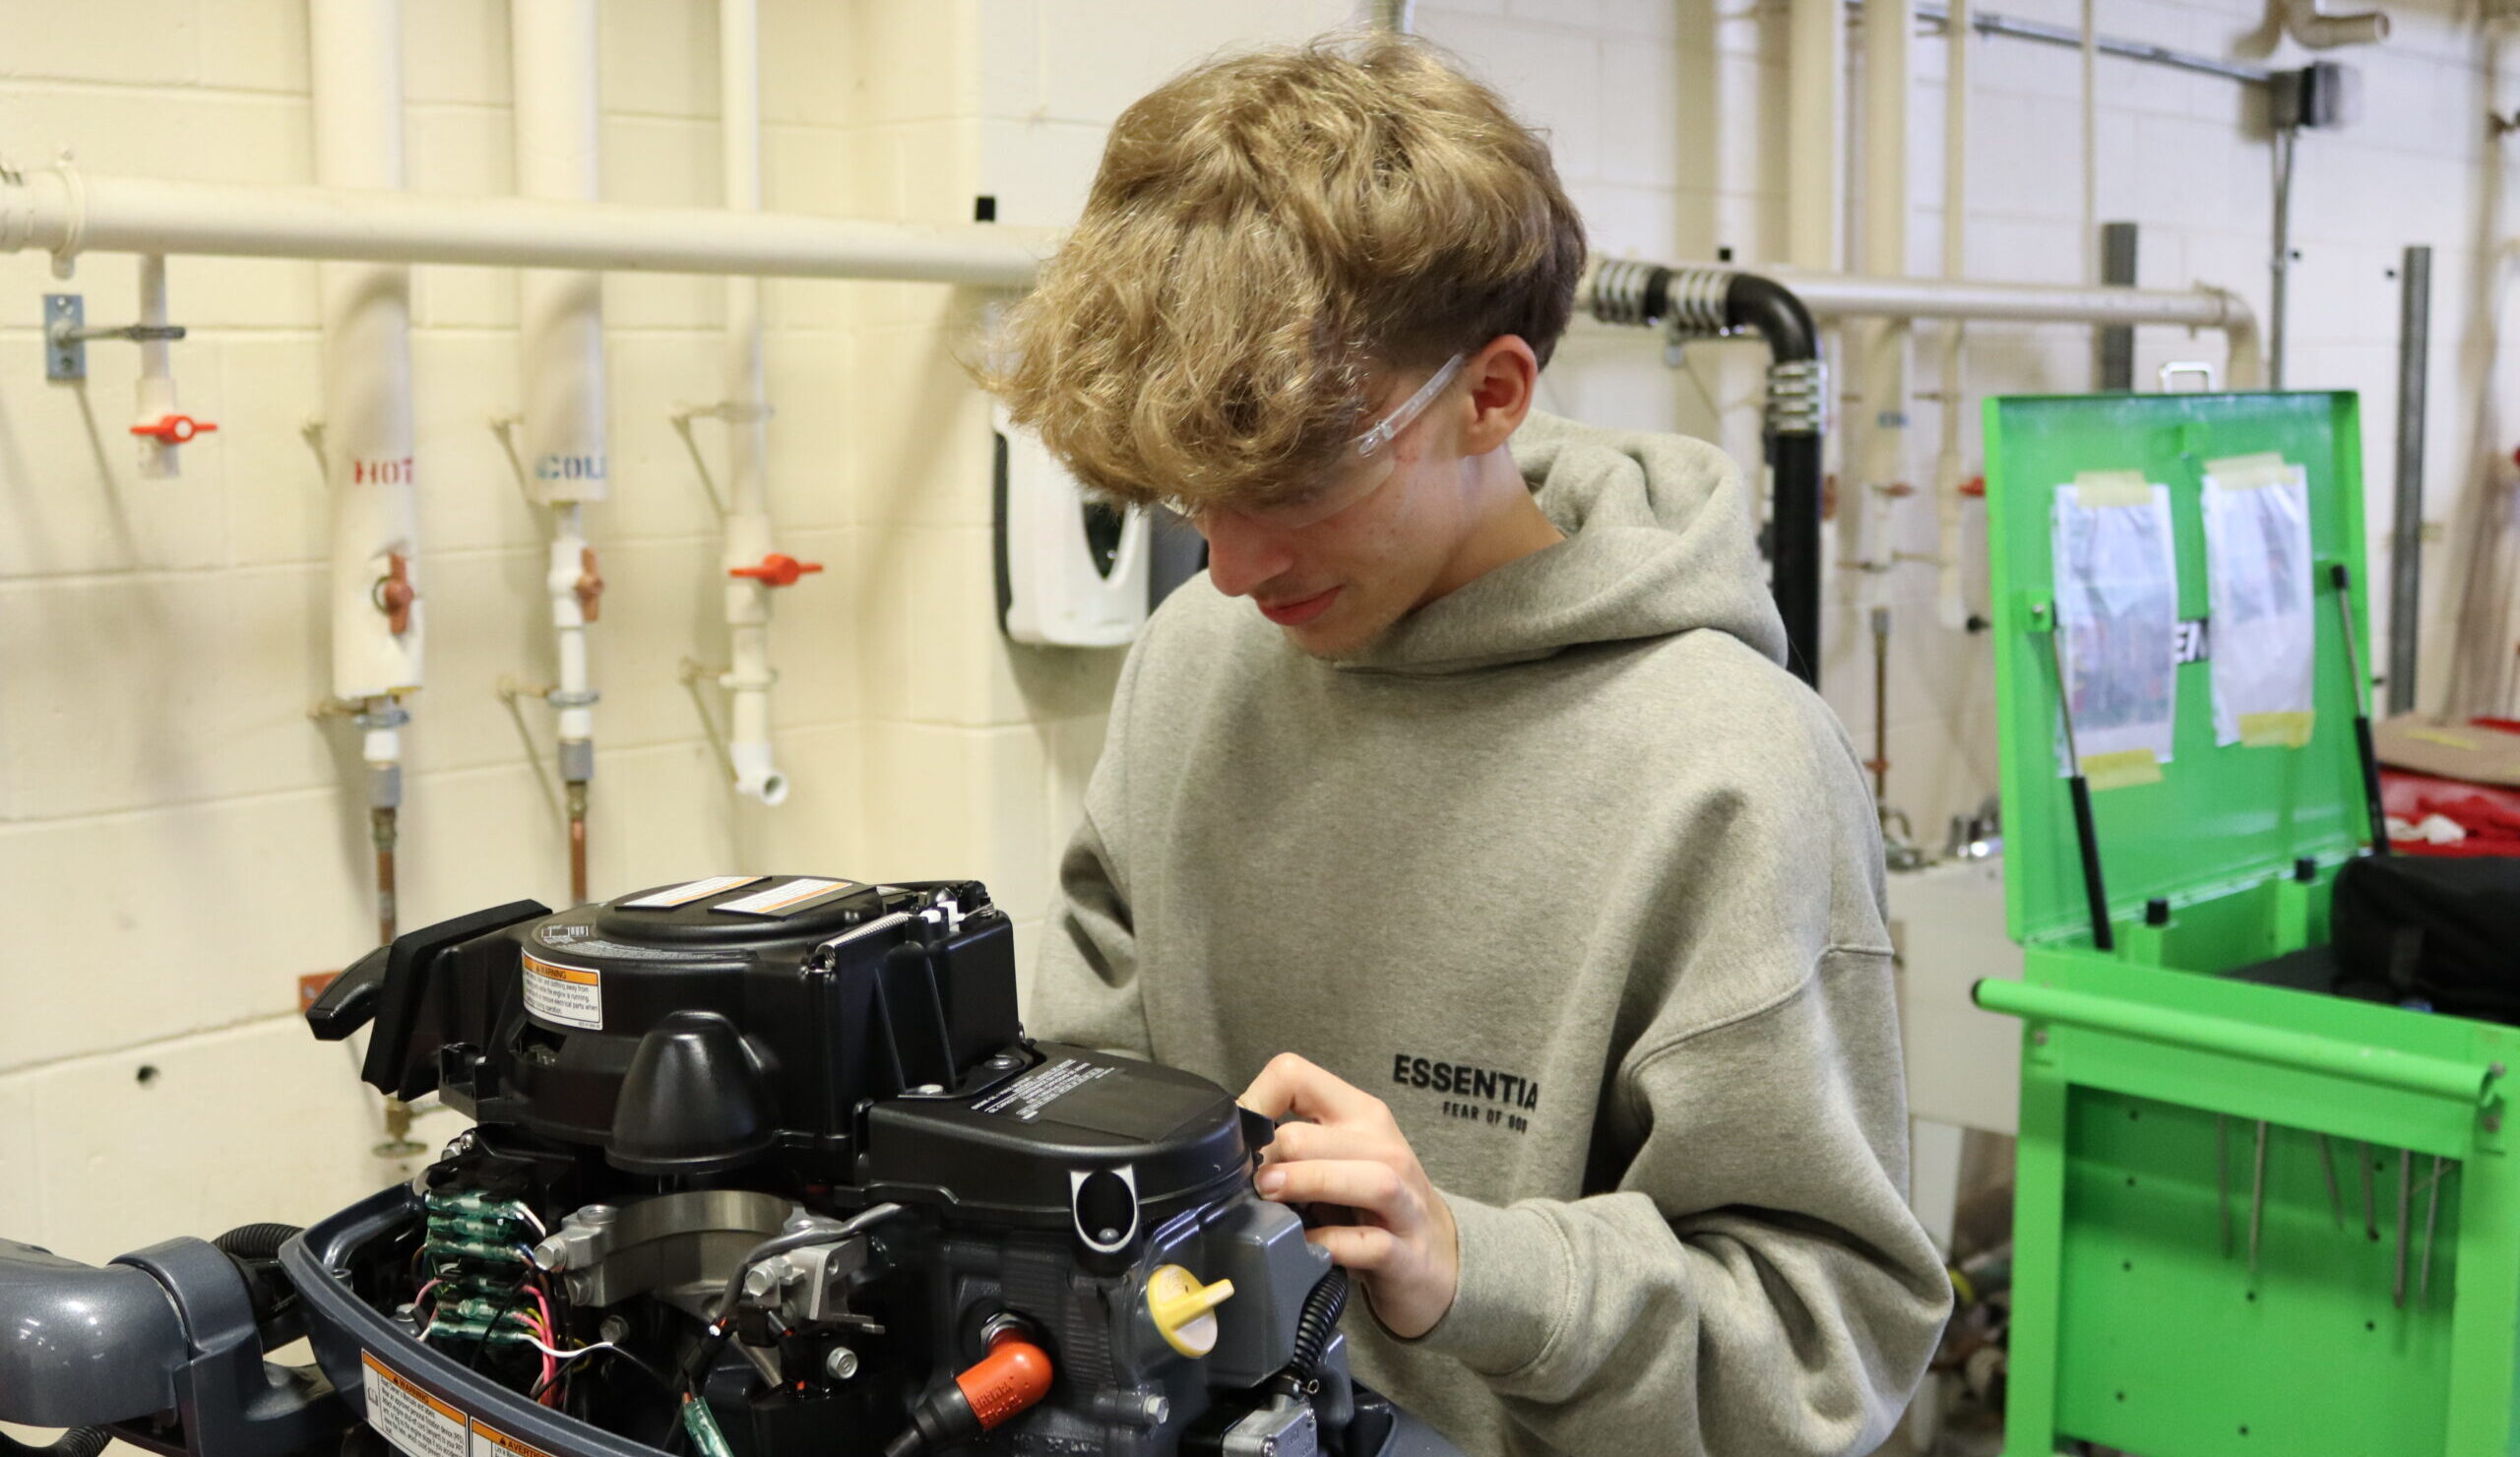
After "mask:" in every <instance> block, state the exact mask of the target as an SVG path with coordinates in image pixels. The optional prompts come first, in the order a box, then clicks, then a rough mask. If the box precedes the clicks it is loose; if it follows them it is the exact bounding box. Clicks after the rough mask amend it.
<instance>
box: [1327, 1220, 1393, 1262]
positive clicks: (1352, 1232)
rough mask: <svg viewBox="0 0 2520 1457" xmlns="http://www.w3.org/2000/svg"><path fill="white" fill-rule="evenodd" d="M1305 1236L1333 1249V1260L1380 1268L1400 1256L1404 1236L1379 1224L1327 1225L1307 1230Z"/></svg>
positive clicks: (1331, 1251) (1331, 1253) (1331, 1252)
mask: <svg viewBox="0 0 2520 1457" xmlns="http://www.w3.org/2000/svg"><path fill="white" fill-rule="evenodd" d="M1303 1237H1305V1238H1306V1239H1309V1240H1311V1241H1312V1242H1313V1243H1315V1244H1318V1245H1320V1246H1321V1247H1322V1248H1324V1249H1326V1250H1328V1251H1330V1259H1331V1262H1332V1263H1333V1264H1337V1265H1342V1266H1345V1267H1346V1268H1348V1269H1351V1270H1380V1269H1385V1268H1387V1267H1389V1266H1390V1265H1391V1264H1392V1263H1393V1262H1394V1261H1395V1260H1397V1259H1398V1258H1399V1257H1400V1236H1398V1235H1394V1234H1392V1233H1391V1232H1390V1231H1389V1230H1386V1229H1383V1228H1382V1227H1381V1226H1379V1225H1325V1226H1323V1227H1322V1228H1320V1229H1318V1230H1306V1231H1304V1235H1303Z"/></svg>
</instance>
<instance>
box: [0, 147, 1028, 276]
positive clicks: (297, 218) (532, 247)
mask: <svg viewBox="0 0 2520 1457" xmlns="http://www.w3.org/2000/svg"><path fill="white" fill-rule="evenodd" d="M320 142H321V138H320V136H319V145H320ZM1057 241H1058V236H1057V234H1056V233H1054V232H1050V231H1048V230H1045V229H1034V228H1020V227H1008V226H1004V225H1002V224H995V223H990V224H972V223H964V224H957V225H950V226H919V225H914V224H910V223H895V222H857V221H853V220H849V219H839V218H807V217H798V216H793V215H784V214H778V213H735V212H728V211H725V210H723V209H718V208H638V207H625V206H622V205H620V204H615V203H604V204H597V203H561V202H541V201H536V200H534V199H529V198H515V197H456V196H448V195H443V194H415V193H407V192H394V191H384V190H380V189H379V187H378V185H377V184H374V183H362V184H358V185H348V184H328V185H325V186H321V187H296V186H257V185H253V184H239V183H224V182H173V181H161V180H158V179H155V178H143V177H116V176H110V175H98V174H95V173H90V172H84V171H80V170H79V169H77V168H76V167H74V166H73V165H71V164H70V163H68V162H55V163H53V164H50V165H47V166H42V167H32V168H28V169H25V170H23V171H0V252H16V251H19V250H22V249H27V248H38V249H42V250H43V251H45V252H48V253H52V254H54V255H55V256H56V257H60V258H72V257H76V256H77V255H79V254H81V253H166V254H187V255H195V256H208V257H226V258H304V259H318V260H334V261H347V262H364V263H392V264H411V263H456V264H470V265H475V266H481V267H489V268H579V269H594V270H596V271H598V272H603V273H689V274H753V275H758V276H762V277H772V278H810V279H867V280H892V281H896V282H902V283H925V284H963V285H971V286H974V287H981V288H1023V287H1028V286H1030V285H1031V284H1032V282H1033V275H1034V273H1035V271H1036V270H1037V269H1039V268H1040V261H1041V259H1043V258H1044V257H1046V256H1047V255H1048V253H1049V251H1050V249H1051V248H1052V247H1054V246H1055V245H1056V244H1057Z"/></svg>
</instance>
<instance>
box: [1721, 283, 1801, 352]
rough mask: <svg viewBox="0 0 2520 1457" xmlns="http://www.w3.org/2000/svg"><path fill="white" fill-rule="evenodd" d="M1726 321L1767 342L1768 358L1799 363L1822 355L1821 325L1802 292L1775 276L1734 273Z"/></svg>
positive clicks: (1726, 293) (1727, 293)
mask: <svg viewBox="0 0 2520 1457" xmlns="http://www.w3.org/2000/svg"><path fill="white" fill-rule="evenodd" d="M1724 317H1725V322H1726V323H1727V324H1729V325H1731V326H1732V327H1733V328H1735V329H1747V330H1749V331H1751V332H1752V333H1754V334H1756V335H1758V336H1759V338H1761V339H1763V340H1765V341H1767V346H1768V357H1769V358H1771V359H1773V360H1774V361H1776V362H1777V363H1779V364H1798V363H1802V362H1805V361H1807V360H1812V359H1817V358H1819V357H1820V326H1819V325H1818V324H1816V323H1814V322H1812V319H1811V310H1810V309H1809V308H1808V307H1806V306H1805V305H1804V304H1803V302H1802V299H1801V298H1800V296H1799V295H1797V294H1796V293H1795V291H1794V290H1793V289H1791V288H1788V287H1787V286H1785V285H1783V284H1780V283H1778V282H1777V281H1776V280H1774V279H1769V278H1762V277H1760V276H1759V275H1757V274H1746V273H1744V274H1734V275H1733V282H1732V284H1731V285H1729V286H1728V287H1727V288H1726V289H1725V290H1724Z"/></svg>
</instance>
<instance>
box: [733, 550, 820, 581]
mask: <svg viewBox="0 0 2520 1457" xmlns="http://www.w3.org/2000/svg"><path fill="white" fill-rule="evenodd" d="M822 569H823V564H822V563H821V562H818V561H798V560H797V559H796V558H794V557H792V556H789V555H788V553H786V552H784V551H774V552H772V553H770V554H769V555H768V556H765V557H763V558H762V559H761V564H760V565H759V566H750V567H728V568H726V575H727V576H729V577H750V578H752V579H753V580H754V581H756V582H759V583H760V584H761V585H763V586H764V587H793V586H795V585H796V579H797V578H798V577H801V576H803V575H805V574H806V573H808V572H819V571H821V570H822Z"/></svg>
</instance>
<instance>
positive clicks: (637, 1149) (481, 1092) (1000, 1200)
mask: <svg viewBox="0 0 2520 1457" xmlns="http://www.w3.org/2000/svg"><path fill="white" fill-rule="evenodd" d="M371 1011H372V1013H373V1015H374V1019H375V1024H376V1035H375V1040H374V1041H373V1042H372V1043H371V1045H370V1046H369V1050H368V1054H367V1060H366V1064H365V1067H364V1069H363V1075H364V1076H365V1078H366V1079H367V1081H369V1082H370V1083H373V1084H374V1085H375V1086H376V1087H377V1088H379V1089H380V1090H382V1091H384V1092H386V1093H389V1094H392V1095H394V1096H396V1097H401V1098H405V1099H410V1098H416V1097H419V1096H420V1095H422V1094H424V1093H427V1092H430V1091H432V1090H434V1091H436V1092H438V1093H440V1094H441V1096H442V1097H443V1098H444V1099H445V1101H446V1102H447V1103H448V1104H449V1105H451V1106H453V1107H455V1108H457V1109H461V1110H463V1111H466V1112H469V1113H471V1114H473V1117H475V1118H476V1119H477V1120H479V1122H480V1123H482V1124H483V1125H484V1126H485V1127H488V1128H493V1129H495V1128H499V1127H514V1128H518V1129H522V1130H524V1131H526V1132H528V1133H530V1134H533V1135H535V1136H536V1137H538V1138H541V1139H546V1140H551V1141H553V1142H556V1143H560V1144H565V1145H577V1146H583V1147H590V1148H595V1149H599V1150H600V1151H601V1152H602V1155H603V1158H604V1161H605V1162H606V1163H607V1164H609V1165H610V1166H611V1167H612V1168H614V1169H616V1170H619V1171H621V1172H626V1173H633V1174H643V1175H657V1176H697V1175H715V1174H722V1173H725V1172H728V1171H731V1170H736V1169H741V1168H744V1167H746V1166H749V1165H753V1164H756V1163H762V1162H768V1161H777V1162H778V1163H780V1164H783V1165H785V1166H786V1168H787V1170H788V1172H790V1173H791V1174H792V1175H793V1176H795V1177H796V1178H799V1179H802V1180H807V1181H813V1182H820V1183H825V1184H830V1185H840V1186H854V1187H856V1188H858V1189H861V1190H863V1191H864V1192H865V1195H866V1197H868V1198H885V1199H900V1200H904V1201H907V1202H916V1203H924V1204H933V1205H938V1206H943V1207H946V1208H948V1209H951V1210H953V1211H954V1212H956V1213H957V1214H958V1215H960V1216H961V1217H963V1218H966V1219H971V1220H975V1221H977V1222H981V1223H994V1224H1006V1225H1015V1226H1024V1227H1033V1228H1073V1229H1074V1230H1075V1231H1076V1232H1077V1234H1078V1235H1079V1237H1080V1238H1082V1239H1083V1240H1084V1241H1085V1242H1086V1243H1087V1245H1088V1246H1089V1247H1094V1248H1106V1247H1107V1248H1117V1247H1119V1246H1120V1245H1121V1244H1125V1243H1126V1242H1127V1239H1128V1236H1129V1235H1131V1234H1132V1233H1133V1232H1134V1230H1135V1229H1136V1228H1138V1227H1140V1226H1141V1225H1144V1224H1146V1223H1148V1222H1150V1221H1152V1222H1161V1220H1162V1219H1164V1218H1166V1217H1168V1216H1169V1214H1171V1213H1172V1212H1174V1211H1176V1210H1178V1209H1183V1208H1189V1207H1192V1206H1195V1205H1196V1204H1197V1203H1199V1202H1201V1201H1202V1200H1204V1199H1206V1198H1209V1197H1212V1196H1213V1195H1214V1194H1215V1192H1216V1191H1217V1189H1218V1187H1219V1186H1220V1185H1223V1184H1229V1183H1230V1182H1231V1181H1232V1180H1233V1179H1235V1178H1236V1177H1238V1176H1239V1175H1240V1174H1241V1172H1242V1171H1243V1170H1244V1169H1245V1168H1246V1167H1247V1164H1248V1160H1249V1155H1250V1149H1251V1146H1252V1143H1251V1141H1247V1135H1248V1134H1257V1133H1258V1131H1259V1130H1256V1129H1249V1130H1247V1129H1246V1128H1245V1126H1244V1122H1243V1119H1242V1118H1241V1116H1240V1115H1239V1113H1238V1111H1237V1109H1235V1108H1234V1106H1233V1103H1232V1101H1231V1099H1230V1098H1229V1097H1227V1096H1226V1095H1224V1094H1223V1093H1222V1092H1221V1091H1220V1090H1219V1089H1217V1088H1216V1087H1215V1085H1213V1084H1211V1083H1208V1082H1206V1081H1204V1080H1202V1079H1199V1078H1195V1077H1191V1076H1189V1075H1186V1074H1182V1073H1177V1072H1174V1071H1171V1070H1169V1069H1166V1068H1160V1067H1155V1066H1152V1065H1149V1064H1146V1063H1141V1062H1136V1061H1133V1060H1129V1059H1123V1058H1113V1057H1105V1056H1103V1055H1100V1054H1098V1053H1095V1052H1092V1051H1089V1050H1086V1049H1082V1048H1065V1047H1040V1046H1036V1045H1032V1044H1030V1043H1028V1042H1027V1041H1026V1040H1025V1037H1024V1031H1023V1027H1022V1025H1021V1024H1020V1023H1019V1021H1018V1020H1017V1016H1016V1001H1015V954H1014V931H1013V925H1012V922H1010V921H1009V919H1007V917H1006V915H1005V913H1003V912H1002V911H1000V910H998V909H997V908H996V907H995V906H993V905H991V904H990V903H989V900H988V897H987V893H986V891H985V890H984V889H982V888H981V887H980V886H979V885H978V884H977V883H976V882H970V881H955V882H933V883H924V884H914V885H897V886H896V885H873V884H866V883H861V882H856V881H848V880H833V879H826V878H818V877H803V876H756V877H736V876H725V877H718V878H715V879H712V880H704V881H696V882H691V883H688V884H684V885H674V886H662V887H657V888H654V889H650V890H643V891H639V892H636V893H633V894H631V895H627V896H623V897H621V898H619V899H617V900H614V901H610V902H607V903H604V904H602V905H591V906H582V907H579V908H577V909H575V910H571V911H563V912H559V913H556V914H555V913H552V912H551V911H549V910H548V909H547V908H545V907H542V906H539V905H536V904H535V903H533V902H517V903H514V904H512V905H509V906H504V907H500V908H497V909H495V910H492V911H486V912H482V913H479V914H477V915H475V916H473V917H467V918H463V919H459V920H456V921H450V922H447V923H445V924H444V925H442V926H438V927H432V928H431V929H430V931H429V932H428V933H427V934H425V935H415V936H407V937H405V938H403V939H402V940H400V941H398V942H396V943H395V945H394V946H393V947H391V948H388V949H386V950H384V951H380V952H377V953H374V954H372V955H371V956H370V957H368V958H367V959H365V960H363V961H362V962H361V963H359V965H358V966H356V967H354V968H352V969H351V971H350V972H349V973H348V974H347V975H346V976H345V978H344V979H343V982H342V984H340V985H337V986H336V987H335V988H334V990H333V991H332V992H329V993H328V994H327V996H326V998H325V1002H324V1004H321V1005H319V1006H318V1007H317V1009H316V1011H315V1012H314V1013H313V1014H311V1016H310V1020H311V1021H313V1022H314V1023H315V1025H316V1027H317V1030H318V1032H319V1033H321V1032H323V1031H324V1030H325V1029H326V1027H327V1023H328V1020H331V1021H339V1022H342V1023H350V1022H352V1021H353V1018H354V1016H355V1015H356V1014H358V1013H363V1012H371ZM1257 1141H1265V1137H1262V1138H1260V1139H1258V1140H1257Z"/></svg>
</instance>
